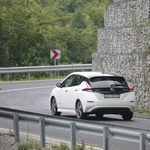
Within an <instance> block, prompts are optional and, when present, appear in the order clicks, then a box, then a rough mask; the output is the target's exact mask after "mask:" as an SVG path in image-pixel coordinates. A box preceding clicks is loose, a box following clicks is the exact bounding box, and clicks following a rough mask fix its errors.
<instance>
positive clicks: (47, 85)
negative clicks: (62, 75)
mask: <svg viewBox="0 0 150 150" xmlns="http://www.w3.org/2000/svg"><path fill="white" fill-rule="evenodd" d="M60 81H61V80H46V81H26V82H1V83H0V88H1V91H0V106H2V107H7V108H14V109H19V110H26V111H30V112H38V113H42V114H49V115H51V114H50V110H49V107H48V103H49V102H48V100H49V95H50V92H51V90H52V89H53V88H54V87H55V84H56V83H57V82H60ZM62 116H66V117H72V118H75V116H73V115H71V114H63V113H62ZM87 120H89V122H90V121H92V122H98V123H101V122H102V123H107V124H111V125H113V124H115V125H122V126H128V127H137V128H141V129H145V130H148V132H150V119H141V118H133V119H132V120H131V121H123V119H122V118H121V116H119V115H118V116H117V115H104V117H103V118H102V120H96V118H95V117H94V116H89V117H88V118H87ZM0 128H8V129H13V124H12V121H11V120H7V119H4V118H0ZM20 128H21V131H23V132H27V131H28V132H32V133H34V134H39V127H38V126H37V125H35V124H34V123H24V122H21V123H20ZM46 135H47V136H50V137H54V138H58V139H64V140H69V138H70V133H69V131H67V130H64V129H58V128H55V127H47V128H46ZM77 141H79V142H81V141H84V142H85V143H88V144H90V145H93V146H98V147H103V146H102V143H103V138H102V137H101V136H95V135H89V134H81V133H80V134H78V133H77ZM109 145H110V149H111V150H137V149H139V143H136V142H129V141H123V140H121V139H119V140H118V139H113V138H110V141H109ZM149 149H150V144H149V145H147V150H149Z"/></svg>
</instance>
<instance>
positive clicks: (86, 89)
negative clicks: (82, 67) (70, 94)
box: [82, 86, 92, 92]
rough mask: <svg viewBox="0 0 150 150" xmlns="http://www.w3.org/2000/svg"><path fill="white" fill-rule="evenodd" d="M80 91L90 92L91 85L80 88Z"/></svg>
mask: <svg viewBox="0 0 150 150" xmlns="http://www.w3.org/2000/svg"><path fill="white" fill-rule="evenodd" d="M82 91H87V92H91V91H92V87H91V86H87V87H86V88H84V89H82Z"/></svg>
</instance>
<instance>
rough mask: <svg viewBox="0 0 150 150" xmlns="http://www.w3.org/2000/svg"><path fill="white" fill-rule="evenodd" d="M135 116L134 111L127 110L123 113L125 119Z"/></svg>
mask: <svg viewBox="0 0 150 150" xmlns="http://www.w3.org/2000/svg"><path fill="white" fill-rule="evenodd" d="M132 117H133V112H127V113H123V114H122V118H123V120H131V119H132Z"/></svg>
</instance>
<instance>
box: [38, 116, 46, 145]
mask: <svg viewBox="0 0 150 150" xmlns="http://www.w3.org/2000/svg"><path fill="white" fill-rule="evenodd" d="M39 124H40V145H41V147H42V148H43V147H45V119H44V118H43V117H41V118H40V119H39Z"/></svg>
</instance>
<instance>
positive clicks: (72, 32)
mask: <svg viewBox="0 0 150 150" xmlns="http://www.w3.org/2000/svg"><path fill="white" fill-rule="evenodd" d="M108 4H109V0H76V1H74V0H69V1H68V0H63V1H62V0H1V1H0V66H1V67H7V66H8V67H15V66H35V65H36V66H40V65H49V64H53V61H50V54H49V53H50V50H51V49H60V50H61V53H62V58H61V63H62V64H68V63H69V64H70V63H90V62H91V61H92V60H91V54H92V52H93V51H96V45H97V44H96V43H97V29H98V28H101V27H103V26H104V19H103V15H104V9H105V8H106V6H107V5H108Z"/></svg>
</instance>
